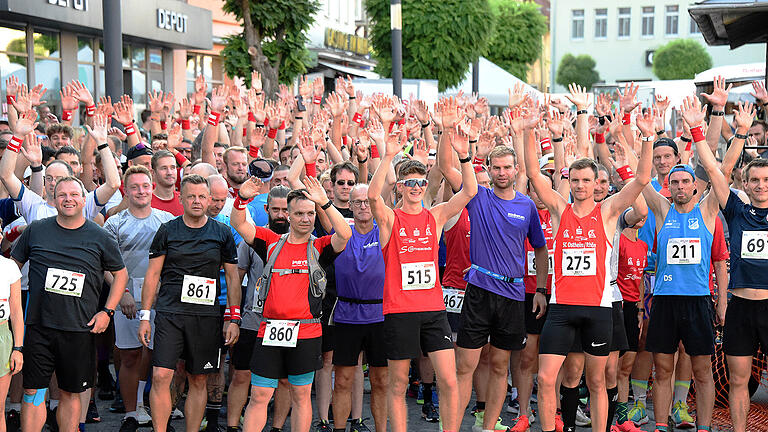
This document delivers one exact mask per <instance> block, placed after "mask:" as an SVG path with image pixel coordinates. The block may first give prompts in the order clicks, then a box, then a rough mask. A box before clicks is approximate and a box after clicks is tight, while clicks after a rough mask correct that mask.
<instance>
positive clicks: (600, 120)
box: [597, 116, 605, 126]
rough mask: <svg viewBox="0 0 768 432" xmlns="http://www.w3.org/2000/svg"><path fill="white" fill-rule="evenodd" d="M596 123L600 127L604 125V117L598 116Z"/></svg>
mask: <svg viewBox="0 0 768 432" xmlns="http://www.w3.org/2000/svg"><path fill="white" fill-rule="evenodd" d="M597 121H598V122H599V123H600V126H602V125H604V124H605V116H600V117H598V118H597Z"/></svg>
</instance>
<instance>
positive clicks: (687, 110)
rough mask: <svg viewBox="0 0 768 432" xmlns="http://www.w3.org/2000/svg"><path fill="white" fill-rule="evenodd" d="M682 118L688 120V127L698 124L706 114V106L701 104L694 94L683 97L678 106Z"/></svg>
mask: <svg viewBox="0 0 768 432" xmlns="http://www.w3.org/2000/svg"><path fill="white" fill-rule="evenodd" d="M680 111H681V112H682V114H683V119H684V120H685V121H686V122H688V127H690V128H693V127H696V126H700V125H701V124H702V123H703V122H704V117H705V116H706V113H707V111H706V107H705V106H701V102H699V99H698V98H696V97H694V96H688V97H686V98H685V99H683V106H682V107H681V108H680Z"/></svg>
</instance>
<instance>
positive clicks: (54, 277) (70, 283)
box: [45, 268, 85, 297]
mask: <svg viewBox="0 0 768 432" xmlns="http://www.w3.org/2000/svg"><path fill="white" fill-rule="evenodd" d="M84 283H85V275H84V274H83V273H76V272H73V271H70V270H62V269H57V268H49V269H48V273H47V274H46V275H45V290H46V291H48V292H52V293H54V294H61V295H65V296H71V297H80V296H82V295H83V284H84Z"/></svg>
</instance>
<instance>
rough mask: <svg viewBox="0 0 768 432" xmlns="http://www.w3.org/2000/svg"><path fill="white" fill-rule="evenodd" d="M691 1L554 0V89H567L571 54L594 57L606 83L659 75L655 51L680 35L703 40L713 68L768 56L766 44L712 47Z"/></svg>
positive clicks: (557, 90)
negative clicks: (563, 63) (565, 67)
mask: <svg viewBox="0 0 768 432" xmlns="http://www.w3.org/2000/svg"><path fill="white" fill-rule="evenodd" d="M690 4H692V3H691V2H689V1H675V0H619V1H608V0H579V1H575V0H552V2H551V11H550V32H551V36H552V38H551V41H552V63H551V64H552V67H551V80H552V85H553V89H552V91H553V92H563V91H566V89H565V88H564V87H563V86H560V85H558V84H556V83H555V78H556V76H557V68H558V66H559V65H560V60H561V59H562V58H563V56H564V55H566V54H569V53H570V54H573V55H580V54H588V55H590V56H592V58H594V59H595V62H596V63H597V66H596V69H597V71H598V73H599V74H600V79H601V80H602V81H604V82H606V83H613V82H626V81H648V80H653V79H658V78H657V77H656V76H654V74H653V69H652V63H651V62H652V60H653V53H654V51H655V50H656V49H658V48H659V47H661V46H662V45H665V44H666V43H668V42H669V41H671V40H673V39H678V38H692V39H694V40H697V41H699V42H700V43H701V44H702V45H703V46H704V47H705V48H706V49H707V51H708V52H709V54H710V55H711V56H712V66H713V67H717V66H726V65H733V64H741V63H752V62H761V61H764V60H765V46H764V45H762V44H754V45H745V46H742V47H739V48H737V49H735V50H731V49H730V48H728V47H727V46H718V47H711V46H708V45H707V44H706V42H704V38H703V37H702V36H701V33H700V32H699V29H698V28H697V26H696V23H695V22H694V21H693V19H691V17H690V15H689V14H688V6H689V5H690Z"/></svg>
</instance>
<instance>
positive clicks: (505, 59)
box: [486, 0, 548, 80]
mask: <svg viewBox="0 0 768 432" xmlns="http://www.w3.org/2000/svg"><path fill="white" fill-rule="evenodd" d="M491 10H492V11H493V15H494V17H495V21H496V26H495V32H494V33H495V34H494V36H493V38H492V39H491V43H490V45H489V47H488V54H487V56H486V57H487V58H488V60H490V61H492V62H494V63H495V64H497V65H499V66H501V67H502V68H504V69H506V70H507V71H508V72H509V73H511V74H512V75H515V76H516V77H518V78H520V79H523V80H525V77H526V75H527V74H528V69H529V67H530V65H531V64H532V63H533V62H535V61H536V60H538V58H539V56H540V55H541V48H542V40H541V38H542V36H544V34H546V33H547V30H548V26H547V18H546V17H545V16H544V15H543V14H542V13H541V12H540V11H539V5H537V4H536V3H533V2H532V1H516V0H491Z"/></svg>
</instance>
